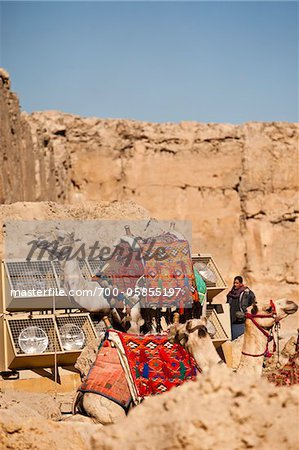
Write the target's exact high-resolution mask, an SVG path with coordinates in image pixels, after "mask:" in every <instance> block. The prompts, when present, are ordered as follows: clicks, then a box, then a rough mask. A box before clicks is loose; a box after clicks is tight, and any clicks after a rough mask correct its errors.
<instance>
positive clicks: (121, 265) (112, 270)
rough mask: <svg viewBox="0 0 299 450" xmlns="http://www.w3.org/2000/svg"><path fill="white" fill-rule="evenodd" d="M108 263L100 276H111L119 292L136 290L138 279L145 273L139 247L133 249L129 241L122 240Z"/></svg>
mask: <svg viewBox="0 0 299 450" xmlns="http://www.w3.org/2000/svg"><path fill="white" fill-rule="evenodd" d="M136 242H137V241H136ZM107 263H108V264H107V265H106V266H105V268H104V269H103V271H102V272H101V274H100V276H101V277H103V276H104V277H107V278H109V279H110V280H111V281H112V283H113V285H114V286H116V287H117V288H118V292H119V293H121V292H122V293H124V294H126V293H127V292H128V289H132V290H133V291H134V289H135V285H136V282H137V280H138V279H139V278H140V277H141V276H142V275H143V274H144V268H143V264H142V261H141V258H140V249H139V247H137V248H136V249H135V250H133V249H132V247H131V246H130V244H129V243H127V242H121V243H120V244H119V245H117V247H116V248H115V251H114V252H113V254H112V255H111V258H109V260H108V261H107Z"/></svg>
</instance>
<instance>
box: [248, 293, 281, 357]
mask: <svg viewBox="0 0 299 450" xmlns="http://www.w3.org/2000/svg"><path fill="white" fill-rule="evenodd" d="M270 305H271V313H270V314H251V313H245V318H246V319H249V320H251V321H252V323H253V324H254V325H255V326H256V327H257V328H258V329H259V330H260V331H261V333H263V335H264V336H266V338H267V344H266V348H265V350H264V352H263V353H260V354H258V355H253V354H252V353H246V352H243V351H242V355H246V356H253V357H255V358H258V357H259V356H265V357H266V358H269V357H270V356H272V355H273V354H274V353H275V351H276V342H275V339H274V336H273V333H272V329H273V325H274V324H275V326H276V329H277V334H278V327H279V325H280V324H279V321H280V319H279V318H278V317H277V313H276V308H275V304H274V302H273V300H270ZM267 318H268V319H274V323H273V325H271V327H270V332H268V331H267V330H266V328H265V327H262V326H261V325H260V324H259V323H258V322H257V321H256V319H267ZM272 341H273V349H272V352H270V351H269V344H270V342H272Z"/></svg>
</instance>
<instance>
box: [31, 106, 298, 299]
mask: <svg viewBox="0 0 299 450" xmlns="http://www.w3.org/2000/svg"><path fill="white" fill-rule="evenodd" d="M27 120H28V123H29V124H30V126H31V130H32V135H33V136H34V140H35V145H36V146H38V145H39V144H38V143H40V142H43V141H44V140H45V139H46V140H47V142H48V145H51V148H52V149H53V152H54V160H55V164H56V171H57V172H58V171H60V172H59V173H60V175H59V176H58V177H57V179H56V193H57V195H59V198H60V199H63V200H66V201H68V202H84V201H86V200H106V201H113V200H126V199H133V200H134V201H136V202H137V203H138V204H140V205H142V206H144V207H145V208H146V209H147V210H148V211H150V213H151V215H152V216H154V217H157V218H159V219H169V218H174V219H183V220H192V223H193V251H195V252H202V253H204V252H210V253H212V254H213V255H214V257H215V259H216V261H217V262H218V264H219V266H220V268H221V270H222V272H223V274H224V276H225V278H226V279H227V281H228V282H230V278H231V277H232V276H233V275H234V274H236V273H240V272H241V273H243V274H244V275H245V276H246V278H247V281H248V282H249V283H251V284H252V285H253V286H254V287H255V290H257V293H258V294H259V295H262V296H264V295H265V296H268V295H270V296H271V295H272V296H276V295H277V296H283V295H290V296H292V297H294V296H295V297H296V296H297V291H298V275H297V274H298V273H299V270H298V239H297V236H298V234H297V233H298V228H297V226H298V225H297V224H298V222H297V218H298V211H299V208H298V199H297V192H298V190H297V189H298V181H297V180H298V164H297V162H298V147H297V143H298V126H297V125H295V124H290V123H247V124H244V125H240V126H237V125H224V124H200V123H195V122H183V123H180V124H171V123H165V124H152V123H146V122H136V121H125V120H103V119H97V118H85V119H84V118H81V117H78V116H73V115H70V114H62V113H57V112H55V111H49V112H43V113H33V114H31V115H29V116H27ZM36 152H38V149H36ZM278 290H279V292H278Z"/></svg>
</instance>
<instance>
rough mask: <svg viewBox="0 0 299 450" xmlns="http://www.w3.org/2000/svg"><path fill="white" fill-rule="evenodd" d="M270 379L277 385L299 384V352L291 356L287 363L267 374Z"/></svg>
mask: <svg viewBox="0 0 299 450" xmlns="http://www.w3.org/2000/svg"><path fill="white" fill-rule="evenodd" d="M266 376H267V379H268V381H270V382H271V383H274V384H275V385H276V386H292V385H293V384H299V353H298V352H296V353H295V355H293V356H291V357H290V358H289V361H288V362H287V364H285V365H284V366H283V367H281V368H280V369H277V370H275V371H273V372H270V373H269V374H267V375H266Z"/></svg>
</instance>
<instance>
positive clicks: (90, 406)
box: [83, 392, 126, 425]
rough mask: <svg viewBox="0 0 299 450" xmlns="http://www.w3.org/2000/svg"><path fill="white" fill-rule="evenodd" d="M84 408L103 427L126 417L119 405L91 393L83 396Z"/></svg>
mask: <svg viewBox="0 0 299 450" xmlns="http://www.w3.org/2000/svg"><path fill="white" fill-rule="evenodd" d="M83 408H84V411H85V412H86V414H88V415H89V416H90V417H92V418H93V419H95V420H96V421H97V422H98V423H101V424H103V425H107V424H112V423H115V422H117V421H119V420H121V419H123V418H125V417H126V413H125V410H124V409H123V408H122V407H121V406H119V405H118V404H117V403H115V402H113V401H112V400H108V399H107V398H106V397H103V396H102V395H98V394H92V393H89V392H88V393H85V394H84V396H83Z"/></svg>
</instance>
